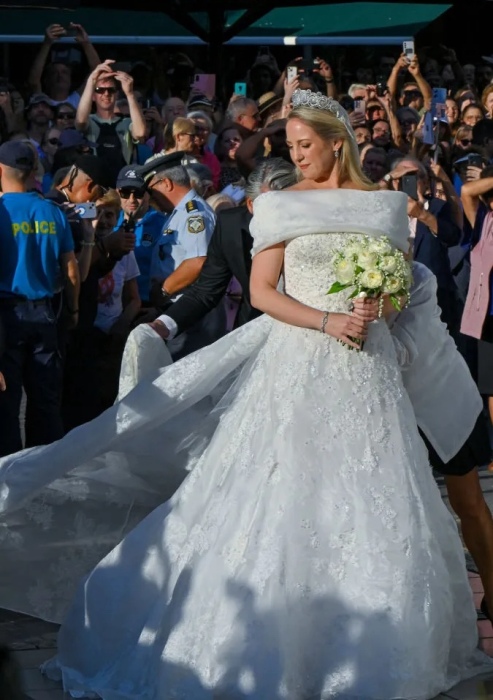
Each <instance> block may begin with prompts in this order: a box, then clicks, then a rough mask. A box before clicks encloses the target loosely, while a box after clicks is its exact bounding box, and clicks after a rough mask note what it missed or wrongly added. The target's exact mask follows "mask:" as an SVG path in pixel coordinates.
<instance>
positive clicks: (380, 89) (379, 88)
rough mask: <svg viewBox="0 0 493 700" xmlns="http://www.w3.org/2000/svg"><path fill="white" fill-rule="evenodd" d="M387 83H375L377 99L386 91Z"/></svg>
mask: <svg viewBox="0 0 493 700" xmlns="http://www.w3.org/2000/svg"><path fill="white" fill-rule="evenodd" d="M388 89H389V88H388V87H387V83H385V82H381V83H377V97H383V96H384V95H385V93H386V92H387V91H388Z"/></svg>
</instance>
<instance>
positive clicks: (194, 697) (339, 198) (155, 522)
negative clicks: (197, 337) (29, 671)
mask: <svg viewBox="0 0 493 700" xmlns="http://www.w3.org/2000/svg"><path fill="white" fill-rule="evenodd" d="M308 195H309V196H308ZM337 205H339V209H337ZM300 207H304V209H302V210H301V211H300ZM405 210H406V201H405V197H404V196H403V195H402V196H401V195H397V194H396V195H393V194H390V193H363V192H348V191H345V192H341V191H339V192H335V193H328V192H314V193H301V192H300V193H297V194H296V195H295V196H294V195H293V193H282V192H281V193H274V194H269V195H265V196H264V197H261V198H260V200H258V201H257V203H256V209H255V219H254V225H253V229H252V230H253V233H254V238H255V251H258V250H260V249H262V248H264V247H266V246H268V245H271V244H272V243H274V242H276V240H286V241H287V243H286V250H285V269H284V277H285V287H286V293H287V294H289V295H291V296H292V297H294V298H296V299H298V300H300V301H302V302H304V303H306V304H308V305H310V306H314V307H317V308H321V309H322V308H326V309H329V310H334V311H336V310H344V309H345V307H346V302H345V299H344V296H343V295H332V296H327V295H326V291H327V289H328V288H329V286H330V284H331V281H332V280H331V273H330V265H329V261H330V259H331V257H332V255H333V253H334V252H335V251H336V250H337V249H339V248H341V247H342V246H344V241H345V234H346V233H347V232H356V233H363V232H365V231H367V232H368V233H369V234H370V235H375V236H376V235H381V234H382V233H387V234H388V235H390V237H391V239H392V240H393V242H394V243H395V244H396V245H398V246H399V247H401V248H404V247H405V246H406V239H407V218H406V213H405ZM327 211H329V212H331V223H329V224H326V225H325V226H324V225H322V224H321V221H320V219H321V217H325V219H327V218H328V216H327ZM297 212H298V213H297ZM322 221H323V218H322ZM344 221H346V222H347V223H346V224H344ZM317 231H318V232H317ZM276 232H277V233H276ZM160 406H161V408H162V413H161V415H159V407H160ZM211 407H212V411H211ZM142 414H146V415H142ZM188 421H194V422H193V423H192V424H188ZM185 423H187V425H185ZM112 426H113V427H112ZM115 426H116V427H115ZM153 440H157V441H159V442H158V445H157V447H154V446H153V444H151V443H152V441H153ZM146 450H147V454H148V456H149V458H148V459H147V460H146V459H145V458H144V457H143V455H144V454H146ZM71 454H72V455H73V461H72V462H70V459H71V457H70V455H71ZM158 454H159V455H160V460H161V474H160V475H156V474H155V473H154V472H155V468H156V463H157V455H158ZM139 455H140V457H139ZM138 458H140V460H141V461H140V470H141V471H140V474H139V473H138V469H137V465H138ZM64 465H65V471H66V472H68V473H67V474H66V475H65V476H63V472H62V471H61V470H63V468H64ZM71 466H74V467H77V469H76V470H75V471H73V472H69V469H70V467H71ZM119 470H120V472H119ZM184 470H185V471H188V472H189V474H188V476H187V477H186V479H185V481H184V482H183V483H182V485H181V486H180V487H179V488H178V490H177V491H176V493H175V494H174V495H173V496H172V498H170V499H169V500H168V501H167V502H164V503H162V504H161V505H159V506H158V507H156V508H155V509H154V510H153V511H152V512H151V513H150V514H149V515H148V516H147V517H146V518H145V519H144V520H142V521H141V522H140V524H138V525H137V526H136V527H135V528H134V529H133V530H132V531H131V532H130V533H129V534H127V535H126V536H125V537H124V538H123V539H122V541H121V542H120V543H119V544H118V545H117V546H116V547H114V549H112V551H110V552H109V553H108V554H107V556H105V557H104V558H103V559H102V561H101V562H100V563H99V564H98V565H97V566H96V567H95V568H94V570H93V571H92V572H91V573H90V574H89V575H88V576H87V578H85V579H84V580H83V581H82V582H81V583H80V585H79V588H78V591H77V593H76V595H75V597H74V599H73V601H72V604H71V606H70V608H69V610H68V614H67V616H66V619H65V622H64V624H63V626H62V628H61V631H60V635H59V654H58V657H57V658H56V659H55V660H53V661H52V662H50V663H49V664H48V665H47V667H46V669H45V670H46V672H47V673H48V674H49V675H50V676H52V677H62V678H63V683H64V687H65V688H66V689H67V690H69V691H70V692H71V693H72V694H73V695H74V697H83V696H85V694H86V693H89V692H93V693H95V697H98V696H100V697H102V698H104V700H171V699H174V700H213V699H214V700H237V699H238V700H239V699H240V698H241V699H242V700H246V699H247V698H250V699H251V700H309V699H320V698H323V699H324V700H325V699H327V698H339V699H346V698H354V699H356V698H357V699H358V700H362V699H368V700H390V699H394V698H409V699H411V698H412V699H415V700H418V699H423V700H424V699H425V698H432V697H434V696H435V695H436V694H438V693H439V692H441V691H445V690H447V689H448V688H450V687H451V686H453V685H454V684H456V683H457V682H459V681H460V680H461V679H464V678H467V677H469V676H472V675H474V674H477V673H480V672H481V671H484V670H491V665H490V662H489V660H488V659H487V658H486V657H485V656H484V655H483V654H482V653H481V652H479V651H477V650H476V646H477V641H478V640H477V630H476V613H475V609H474V605H473V601H472V596H471V592H470V588H469V585H468V580H467V574H466V570H465V565H464V554H463V549H462V546H461V543H460V540H459V537H458V534H457V528H456V525H455V522H454V520H453V518H452V517H451V515H450V514H449V513H448V511H447V510H446V508H445V506H444V505H443V503H442V501H441V498H440V494H439V492H438V489H437V487H436V485H435V483H434V480H433V477H432V474H431V470H430V468H429V465H428V460H427V453H426V449H425V447H424V445H423V442H422V441H421V439H420V437H419V435H418V431H417V428H416V421H415V416H414V413H413V409H412V406H411V404H410V401H409V398H408V395H407V393H406V391H405V390H404V388H403V384H402V378H401V372H400V369H399V366H398V363H397V359H396V353H395V350H394V345H393V343H392V340H391V337H390V333H389V330H388V328H387V325H386V324H385V322H383V321H379V322H376V323H374V324H372V326H371V328H370V334H369V339H368V341H367V343H366V345H365V349H364V351H363V352H354V351H351V350H349V349H348V348H346V347H343V346H341V345H339V344H338V343H337V342H336V341H335V340H334V339H332V338H329V337H328V336H323V335H322V334H321V333H320V332H318V331H313V330H306V329H302V328H296V327H293V326H290V325H287V324H284V323H280V322H277V321H273V320H272V319H270V318H268V317H265V316H264V317H260V318H259V319H257V320H256V321H254V322H252V323H250V324H248V325H247V326H245V327H243V328H241V329H239V330H238V331H236V332H234V333H232V334H230V336H228V337H227V338H224V339H222V340H220V341H219V342H218V343H216V344H215V345H213V346H210V347H208V348H204V349H203V350H200V351H198V352H197V353H194V354H193V355H191V356H189V357H187V358H185V359H184V360H182V361H181V362H179V363H177V364H175V365H171V366H169V367H167V368H166V369H164V370H163V371H162V373H161V374H160V376H159V377H158V378H157V379H155V380H154V381H148V382H145V381H144V382H142V383H141V384H140V385H139V386H138V387H137V388H136V389H135V390H134V391H132V392H131V393H130V394H129V395H128V396H127V397H125V398H124V399H123V401H122V402H121V403H120V404H119V405H118V406H116V407H114V408H113V409H111V410H110V411H108V412H107V413H106V414H104V415H103V416H102V417H101V418H100V419H97V420H96V421H93V422H92V423H91V424H89V425H88V426H83V427H82V428H80V429H78V430H77V431H74V432H73V433H71V434H70V435H69V436H68V437H67V438H65V439H64V440H62V441H61V442H59V443H57V444H56V445H54V446H51V447H49V448H41V449H39V450H35V451H28V452H27V453H21V454H20V455H18V456H16V457H13V458H6V459H5V460H2V461H1V462H0V483H3V485H4V486H3V509H4V512H5V515H4V523H6V524H7V525H9V526H10V528H7V529H8V530H9V531H10V532H11V534H12V537H17V536H18V537H22V536H23V526H24V529H25V526H26V523H31V530H33V529H34V528H33V521H32V514H33V512H37V513H38V521H39V523H40V524H39V526H38V535H37V538H38V542H41V543H42V542H47V543H48V544H47V549H48V552H46V551H44V550H43V547H42V546H41V550H40V552H39V555H38V561H39V565H38V567H37V565H36V561H34V562H30V574H29V572H28V571H27V568H26V570H25V572H24V573H25V574H26V575H27V576H28V580H29V575H30V577H31V583H30V584H28V583H26V588H27V589H28V590H29V591H30V593H29V595H28V596H27V599H28V601H29V602H30V603H32V602H33V601H34V602H35V603H36V605H38V606H41V605H42V602H43V592H44V594H45V596H46V609H47V610H49V611H51V616H52V617H56V615H55V614H53V611H54V610H55V609H56V605H55V603H54V601H53V597H54V596H53V590H52V591H50V593H48V591H47V587H48V586H49V583H50V581H51V585H52V586H53V588H54V591H57V590H59V591H61V598H62V603H63V605H65V602H66V596H67V591H66V589H65V588H64V585H65V584H64V583H61V584H60V581H59V580H57V579H59V578H60V577H66V578H67V580H68V582H69V583H68V584H67V586H68V587H69V588H70V586H71V585H72V582H73V577H72V578H71V577H70V571H69V567H68V566H67V567H65V568H62V567H59V568H58V570H57V568H56V565H54V562H56V559H50V556H53V557H55V556H56V554H53V551H54V550H56V547H57V534H58V537H59V541H60V547H61V549H62V550H63V551H66V549H67V542H68V541H70V538H72V540H73V542H74V552H73V557H72V561H73V562H74V563H76V557H77V554H78V553H80V552H84V557H83V561H82V562H78V563H77V568H78V570H80V569H81V568H83V567H84V566H85V565H87V563H88V561H89V558H88V551H89V550H90V543H91V538H92V537H94V541H95V542H96V543H97V545H98V547H103V548H104V546H105V544H106V546H107V547H109V544H110V543H111V541H112V538H115V537H116V536H117V534H118V533H117V532H116V531H115V528H113V530H111V529H110V528H108V529H105V527H104V525H105V524H108V523H109V521H110V519H111V518H114V516H115V513H118V512H120V511H119V510H118V509H119V508H121V507H122V503H123V502H124V500H125V493H126V494H127V498H128V514H129V517H130V519H131V520H138V519H139V517H142V514H143V513H145V511H146V509H150V508H152V507H153V505H154V503H153V502H155V501H156V500H157V499H158V497H159V493H160V490H161V493H164V492H165V491H166V490H167V491H168V492H169V491H172V490H173V489H174V488H175V487H176V482H177V481H179V479H180V478H181V477H182V476H183V473H184ZM179 474H181V476H180V475H179ZM53 479H57V481H55V482H54V483H51V484H50V482H52V481H53ZM103 483H104V484H106V486H107V488H110V486H111V487H113V488H114V490H115V494H116V495H115V498H114V500H113V501H111V499H110V498H107V500H106V507H105V508H102V506H101V500H99V502H98V498H99V499H101V494H103V493H104V489H103V487H102V484H103ZM44 484H49V485H48V486H44ZM95 484H99V486H100V487H101V491H98V490H97V489H96V486H95ZM43 486H44V488H43ZM91 489H92V490H91ZM36 492H37V495H36V497H35V498H33V495H34V494H35V493H36ZM91 493H92V494H96V495H95V496H94V501H93V502H91ZM106 493H108V492H106ZM67 495H69V496H71V497H73V496H74V495H76V498H75V499H74V500H71V499H70V498H67ZM132 497H133V498H134V500H133V501H132ZM77 498H78V500H79V503H78V502H77ZM57 499H58V500H57ZM64 499H66V500H65V501H64ZM88 503H89V504H88ZM98 503H99V504H98ZM33 504H35V505H33ZM67 504H68V505H67ZM43 506H45V507H47V508H48V511H47V510H46V509H44V510H43ZM96 506H98V507H96ZM69 507H70V509H71V514H70V515H69V511H68V508H69ZM29 509H31V514H30V515H29V516H28V515H27V513H28V512H29ZM78 511H79V514H80V517H81V518H82V519H84V518H85V521H84V522H79V531H77V530H76V528H72V530H70V529H69V534H68V535H67V532H66V531H63V532H62V530H61V523H62V522H63V518H70V517H73V518H74V519H76V518H77V512H78ZM101 511H104V513H102V512H101ZM123 511H125V508H123ZM88 513H89V515H88ZM29 518H31V520H29ZM58 518H59V520H57V519H58ZM91 518H92V519H93V520H92V521H91ZM98 518H100V519H101V523H100V522H99V520H98ZM105 518H106V519H107V520H108V523H107V522H106V520H105ZM117 521H118V523H119V525H120V527H121V530H120V532H121V533H125V532H127V531H128V529H129V527H130V526H131V524H132V523H130V524H129V522H128V521H125V522H120V521H119V520H118V519H117ZM67 522H69V521H67ZM114 522H115V520H113V523H114ZM91 523H92V524H91ZM94 523H96V524H97V527H96V526H95V525H94ZM98 527H99V528H100V529H99V530H98ZM84 528H86V529H84ZM43 533H44V534H43ZM101 533H102V536H101V537H99V534H101ZM84 535H85V541H84ZM84 545H85V548H84ZM30 549H31V552H32V546H31V548H30ZM4 553H5V554H6V558H5V557H4V556H3V555H4ZM0 555H2V562H3V563H2V570H5V567H6V563H7V565H8V564H9V563H12V564H14V563H15V562H17V563H18V562H22V561H25V559H26V558H27V555H26V552H25V551H24V550H22V548H19V541H17V543H16V542H14V541H9V540H8V539H4V541H3V543H1V544H0ZM46 561H48V562H50V565H49V566H43V562H46ZM50 567H51V568H50ZM15 573H17V572H15ZM12 574H13V572H11V574H10V575H11V578H10V581H11V585H10V587H9V584H8V575H6V574H5V573H2V574H1V585H0V606H2V605H5V599H7V600H8V601H10V604H11V605H12V601H14V600H15V599H16V600H17V601H21V599H22V596H23V595H24V599H23V601H22V602H17V603H16V604H15V606H16V607H17V609H19V608H22V607H23V606H25V601H26V593H25V591H24V593H22V592H21V593H19V588H22V584H21V583H19V578H17V579H16V581H17V584H16V585H17V591H12V590H11V589H12V588H13V585H12V582H13V575H12ZM57 575H58V576H57ZM36 577H38V578H39V580H41V582H42V583H41V584H38V589H36V591H34V589H33V578H36ZM69 584H70V585H69ZM39 586H41V589H40V588H39ZM35 593H36V595H35ZM9 596H10V597H9ZM63 605H62V607H63Z"/></svg>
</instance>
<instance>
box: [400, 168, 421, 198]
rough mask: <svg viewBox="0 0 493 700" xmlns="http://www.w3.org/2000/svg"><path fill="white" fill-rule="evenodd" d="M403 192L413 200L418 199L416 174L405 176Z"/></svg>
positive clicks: (402, 185) (402, 183)
mask: <svg viewBox="0 0 493 700" xmlns="http://www.w3.org/2000/svg"><path fill="white" fill-rule="evenodd" d="M401 190H402V192H404V194H407V196H408V197H411V199H415V200H416V201H417V199H418V176H417V175H416V174H415V173H410V174H409V175H403V176H402V178H401Z"/></svg>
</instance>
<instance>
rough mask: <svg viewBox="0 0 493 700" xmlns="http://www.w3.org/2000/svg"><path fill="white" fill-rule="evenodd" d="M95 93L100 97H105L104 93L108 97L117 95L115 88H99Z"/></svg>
mask: <svg viewBox="0 0 493 700" xmlns="http://www.w3.org/2000/svg"><path fill="white" fill-rule="evenodd" d="M94 92H96V93H97V94H98V95H104V93H105V92H106V93H108V95H115V94H116V88H115V87H97V88H96V89H95V90H94Z"/></svg>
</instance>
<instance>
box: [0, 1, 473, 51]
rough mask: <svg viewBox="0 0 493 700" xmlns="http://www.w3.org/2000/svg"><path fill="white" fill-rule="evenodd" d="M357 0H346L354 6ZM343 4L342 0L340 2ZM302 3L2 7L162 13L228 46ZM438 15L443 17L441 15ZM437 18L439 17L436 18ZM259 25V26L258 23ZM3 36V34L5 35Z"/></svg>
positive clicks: (94, 3)
mask: <svg viewBox="0 0 493 700" xmlns="http://www.w3.org/2000/svg"><path fill="white" fill-rule="evenodd" d="M353 1H354V0H345V4H346V5H347V4H350V3H351V2H353ZM339 2H340V0H339ZM381 2H383V3H386V2H391V3H392V4H394V5H417V4H420V5H429V4H430V2H429V0H381ZM336 3H337V0H309V5H310V6H316V5H325V6H328V5H333V4H336ZM302 4H303V3H302V1H301V0H166V1H165V2H164V1H163V0H140V2H138V3H136V2H135V0H119V2H118V3H115V1H114V0H0V7H20V8H28V7H31V8H59V9H61V8H64V9H68V10H77V9H81V8H90V7H91V8H102V9H116V8H115V5H117V7H118V9H119V10H136V9H138V10H143V11H152V12H159V13H163V14H165V15H167V16H168V17H169V18H170V19H171V20H173V21H174V22H176V23H177V24H179V25H181V26H182V27H183V28H185V29H186V30H187V31H188V32H190V34H192V35H195V36H197V37H199V38H200V39H202V40H203V41H205V42H207V43H215V44H218V43H221V44H222V43H225V42H226V41H228V40H230V39H232V38H233V37H235V36H237V35H238V34H240V33H241V32H244V31H245V30H248V29H249V28H251V27H252V26H254V25H256V24H257V23H258V22H259V20H261V19H262V18H264V17H265V16H266V15H268V14H269V13H270V12H272V11H273V10H281V9H282V8H288V7H297V6H300V5H302ZM433 4H434V5H444V6H449V5H451V4H454V5H456V6H463V7H465V8H468V7H469V9H470V6H471V3H470V0H433ZM437 14H440V12H438V13H437ZM435 16H436V15H435ZM257 26H258V24H257ZM2 33H3V32H2Z"/></svg>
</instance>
